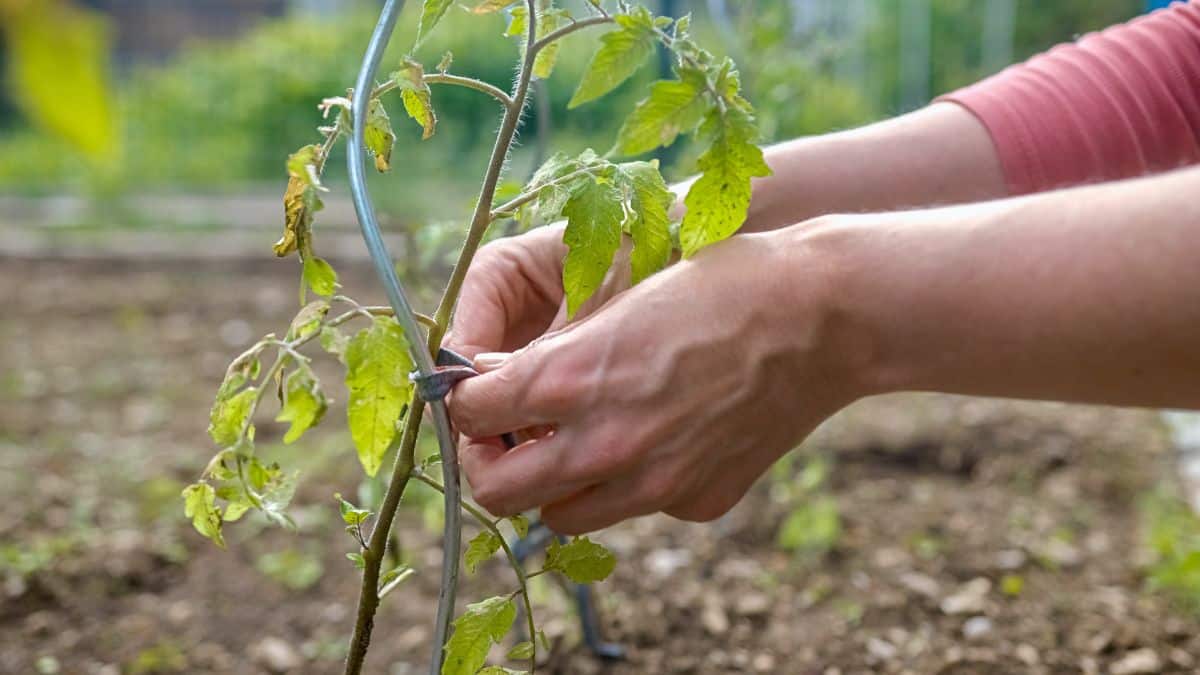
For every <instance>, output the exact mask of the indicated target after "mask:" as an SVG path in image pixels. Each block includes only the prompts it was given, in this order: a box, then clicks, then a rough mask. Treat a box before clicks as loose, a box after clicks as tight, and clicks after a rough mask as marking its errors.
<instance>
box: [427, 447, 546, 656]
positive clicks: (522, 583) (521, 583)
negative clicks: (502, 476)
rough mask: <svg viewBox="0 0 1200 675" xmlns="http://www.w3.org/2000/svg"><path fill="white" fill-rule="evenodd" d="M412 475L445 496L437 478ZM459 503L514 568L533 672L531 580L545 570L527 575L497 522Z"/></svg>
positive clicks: (535, 646)
mask: <svg viewBox="0 0 1200 675" xmlns="http://www.w3.org/2000/svg"><path fill="white" fill-rule="evenodd" d="M412 475H413V478H416V479H417V480H419V481H421V482H422V483H424V484H426V485H428V486H429V487H431V488H433V489H434V490H437V491H438V492H440V493H442V494H443V495H445V494H446V488H445V487H443V486H442V484H441V483H439V482H437V480H436V479H435V478H433V477H432V476H430V475H429V474H427V473H425V472H424V471H422V470H421V469H413V472H412ZM459 503H460V504H462V507H463V509H464V510H465V511H466V512H467V513H469V514H471V515H472V516H473V517H474V518H475V520H477V521H479V524H480V525H482V526H483V527H484V529H486V530H487V531H489V532H491V533H492V534H493V535H495V537H496V539H498V540H499V541H500V548H502V549H504V555H505V557H507V558H508V564H509V566H511V567H512V568H513V572H515V573H516V575H517V584H518V588H517V593H520V594H521V597H522V598H524V604H525V619H526V624H527V628H528V630H529V639H530V640H531V641H532V642H533V652H532V655H531V656H530V664H529V671H530V672H533V670H534V669H535V668H536V667H537V638H536V636H535V635H534V633H535V632H536V631H537V626H536V625H535V624H534V622H533V601H532V600H530V598H529V580H530V579H531V578H533V577H535V576H537V575H538V574H541V573H542V572H544V571H545V570H539V571H537V572H535V573H533V574H526V573H525V566H524V565H522V564H521V561H520V560H517V554H516V553H515V552H514V551H513V550H512V547H511V546H509V544H508V541H507V540H506V539H505V538H504V535H503V534H501V532H500V528H498V527H496V523H495V521H493V520H492V519H491V518H489V517H488V515H487V514H486V513H484V512H483V511H480V510H479V507H477V506H475V505H474V504H472V503H471V502H468V501H467V500H465V499H460V500H459Z"/></svg>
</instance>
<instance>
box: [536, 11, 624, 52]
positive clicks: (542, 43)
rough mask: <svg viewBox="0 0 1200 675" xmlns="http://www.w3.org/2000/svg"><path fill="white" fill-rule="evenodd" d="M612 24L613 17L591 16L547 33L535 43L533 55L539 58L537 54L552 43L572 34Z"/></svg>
mask: <svg viewBox="0 0 1200 675" xmlns="http://www.w3.org/2000/svg"><path fill="white" fill-rule="evenodd" d="M612 22H613V18H612V17H611V16H608V15H607V14H606V15H604V16H589V17H588V18H586V19H580V20H578V21H574V22H571V23H569V24H567V25H565V26H563V27H562V28H559V29H558V30H555V31H552V32H550V33H547V34H546V35H545V37H543V38H542V39H541V40H538V41H537V42H534V43H533V49H532V54H533V55H534V56H537V53H538V52H540V51H542V50H543V49H545V48H546V46H547V45H549V44H550V43H551V42H554V41H556V40H561V39H562V38H564V37H566V36H568V35H570V34H571V33H574V32H575V31H577V30H582V29H584V28H587V27H589V26H599V25H602V24H606V23H612Z"/></svg>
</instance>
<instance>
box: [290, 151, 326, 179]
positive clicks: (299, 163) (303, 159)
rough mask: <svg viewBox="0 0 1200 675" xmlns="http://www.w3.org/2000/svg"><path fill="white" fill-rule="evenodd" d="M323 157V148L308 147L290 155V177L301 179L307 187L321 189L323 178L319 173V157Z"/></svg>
mask: <svg viewBox="0 0 1200 675" xmlns="http://www.w3.org/2000/svg"><path fill="white" fill-rule="evenodd" d="M320 155H321V146H319V145H306V146H304V147H303V148H300V149H299V150H297V151H296V152H293V153H292V154H290V155H288V158H287V172H288V176H291V177H292V178H296V179H299V180H300V181H301V182H303V183H304V184H305V185H311V186H313V187H315V188H320V187H321V176H320V174H319V173H318V172H317V157H319V156H320Z"/></svg>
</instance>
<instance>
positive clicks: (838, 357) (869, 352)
mask: <svg viewBox="0 0 1200 675" xmlns="http://www.w3.org/2000/svg"><path fill="white" fill-rule="evenodd" d="M755 236H761V237H765V238H769V239H770V240H771V241H770V248H771V249H772V250H773V251H775V252H776V253H777V255H776V256H775V260H776V267H777V269H772V273H771V274H770V275H769V276H770V278H771V279H773V280H774V281H773V282H772V283H770V284H769V287H768V288H767V289H766V292H765V296H764V297H766V301H767V302H768V303H772V304H774V305H775V306H777V307H780V308H781V313H780V318H781V320H780V322H778V328H779V330H780V331H781V332H782V333H783V335H784V336H785V339H787V340H789V344H790V345H791V348H792V349H794V350H797V351H798V352H800V353H795V354H793V361H794V362H798V363H804V364H805V366H804V368H805V369H806V370H808V371H809V372H810V375H811V373H812V370H813V366H814V364H816V366H817V370H818V372H819V375H820V376H821V379H822V380H824V381H825V382H826V383H827V384H828V386H830V387H832V388H833V389H834V390H835V391H836V392H837V394H838V395H839V397H840V398H843V399H844V401H843V402H844V404H849V403H851V402H853V401H854V400H857V399H859V398H863V397H866V396H871V395H874V394H880V393H885V392H886V391H889V390H891V389H890V377H889V376H888V373H889V372H890V369H889V368H888V366H887V364H886V363H884V361H883V358H882V357H883V355H884V354H885V353H886V350H885V349H884V348H883V344H882V340H881V337H882V336H881V333H880V332H879V331H877V330H876V329H875V328H874V324H873V322H872V320H871V318H870V316H869V314H868V313H866V312H864V306H863V305H862V304H861V303H859V302H857V298H856V296H855V289H856V288H857V287H859V284H860V282H859V281H858V279H859V278H860V276H861V275H862V273H863V271H864V270H863V261H864V260H865V258H864V257H862V254H863V253H864V252H865V250H866V249H865V247H864V243H865V240H866V232H865V231H864V228H863V227H862V226H861V225H860V223H859V219H858V218H857V217H855V216H841V215H835V216H823V217H820V218H816V219H813V220H809V221H807V222H804V223H801V224H798V225H792V226H790V227H786V228H781V229H778V230H775V231H772V232H769V233H765V234H762V235H755Z"/></svg>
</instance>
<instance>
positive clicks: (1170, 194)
mask: <svg viewBox="0 0 1200 675" xmlns="http://www.w3.org/2000/svg"><path fill="white" fill-rule="evenodd" d="M1197 194H1200V169H1191V170H1186V171H1181V172H1176V173H1172V174H1167V175H1164V176H1159V177H1155V178H1149V179H1141V180H1136V181H1127V182H1121V183H1111V184H1107V185H1101V186H1094V187H1087V188H1079V189H1074V190H1068V191H1061V192H1054V193H1046V194H1042V195H1037V196H1033V197H1028V198H1020V199H1008V200H1002V201H997V202H991V203H986V204H979V205H971V206H964V207H955V208H945V209H932V210H924V211H912V212H908V213H899V214H889V215H882V216H850V217H844V218H843V217H837V218H831V219H830V220H829V223H830V224H829V225H826V226H822V225H819V224H818V225H816V226H815V227H810V228H809V231H808V232H807V233H802V234H799V238H800V239H801V240H803V241H807V242H808V245H807V248H810V249H812V250H816V251H823V252H824V259H826V260H827V261H831V262H829V264H828V265H827V266H826V269H830V270H832V272H831V275H832V279H833V280H834V281H833V282H832V283H831V284H830V286H831V289H832V290H831V293H830V294H831V297H832V298H833V299H834V300H833V302H834V306H835V307H836V311H835V312H834V314H833V315H834V316H835V317H836V322H837V323H838V324H839V325H841V326H843V328H844V329H845V334H846V335H848V336H853V337H852V338H851V343H852V344H855V345H857V346H858V349H857V353H856V354H855V359H856V370H855V371H854V372H855V373H856V375H860V376H862V382H863V387H862V389H863V391H864V392H867V393H874V392H883V391H896V390H933V391H943V392H952V393H962V394H974V395H994V396H1010V397H1020V398H1040V399H1056V400H1069V401H1083V402H1094V403H1106V404H1116V405H1142V406H1164V407H1200V265H1197V263H1196V261H1197V259H1200V201H1198V200H1196V198H1195V196H1196V195H1197ZM798 229H801V230H802V229H803V228H798ZM802 248H804V247H802ZM794 273H795V274H796V275H798V277H799V280H798V282H797V283H802V282H803V274H804V272H803V270H800V269H797V270H796V271H795V272H794Z"/></svg>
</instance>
